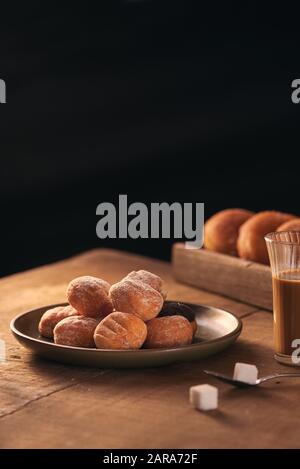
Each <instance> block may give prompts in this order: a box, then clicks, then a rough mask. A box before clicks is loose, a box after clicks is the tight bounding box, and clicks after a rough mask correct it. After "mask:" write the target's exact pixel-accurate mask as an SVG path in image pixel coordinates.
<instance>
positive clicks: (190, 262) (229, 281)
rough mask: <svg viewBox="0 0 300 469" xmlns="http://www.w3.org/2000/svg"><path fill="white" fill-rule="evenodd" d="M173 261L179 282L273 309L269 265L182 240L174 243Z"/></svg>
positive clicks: (175, 274)
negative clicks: (192, 246)
mask: <svg viewBox="0 0 300 469" xmlns="http://www.w3.org/2000/svg"><path fill="white" fill-rule="evenodd" d="M172 264H173V270H174V276H175V278H176V279H177V280H178V281H180V282H184V283H186V284H188V285H192V286H194V287H199V288H203V289H206V290H209V291H212V292H214V293H217V294H219V295H224V296H229V297H231V298H233V299H235V300H237V301H243V302H244V303H249V304H253V305H255V306H258V307H259V308H264V309H268V310H272V278H271V270H270V267H269V266H266V265H262V264H257V263H256V262H250V261H246V260H244V259H239V258H238V257H233V256H228V255H226V254H220V253H218V252H212V251H208V250H206V249H186V248H185V245H184V244H182V243H176V244H174V246H173V252H172Z"/></svg>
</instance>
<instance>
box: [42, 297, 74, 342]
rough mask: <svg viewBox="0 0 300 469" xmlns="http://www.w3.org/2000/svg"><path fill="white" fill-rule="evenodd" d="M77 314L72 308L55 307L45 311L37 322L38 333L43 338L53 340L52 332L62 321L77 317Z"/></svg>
mask: <svg viewBox="0 0 300 469" xmlns="http://www.w3.org/2000/svg"><path fill="white" fill-rule="evenodd" d="M78 315H79V313H78V311H76V309H74V308H73V306H70V305H69V306H57V307H56V308H51V309H48V311H46V312H45V313H44V314H43V316H42V317H41V320H40V322H39V333H40V334H41V335H42V336H43V337H47V338H48V339H53V330H54V328H55V326H56V324H58V323H59V322H60V321H62V319H65V318H67V317H69V316H78Z"/></svg>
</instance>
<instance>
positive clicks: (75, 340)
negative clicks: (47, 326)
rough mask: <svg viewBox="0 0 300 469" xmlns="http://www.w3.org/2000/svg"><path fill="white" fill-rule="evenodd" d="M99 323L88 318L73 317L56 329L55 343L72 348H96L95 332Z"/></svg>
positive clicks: (66, 319) (63, 321)
mask: <svg viewBox="0 0 300 469" xmlns="http://www.w3.org/2000/svg"><path fill="white" fill-rule="evenodd" d="M98 324H99V321H97V319H94V318H89V317H86V316H82V315H81V316H72V317H68V318H65V319H63V320H62V321H60V322H59V323H58V324H57V325H56V326H55V328H54V332H53V334H54V342H55V343H56V344H60V345H68V346H71V347H85V348H88V347H95V342H94V332H95V329H96V327H97V325H98Z"/></svg>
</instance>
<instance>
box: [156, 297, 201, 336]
mask: <svg viewBox="0 0 300 469" xmlns="http://www.w3.org/2000/svg"><path fill="white" fill-rule="evenodd" d="M164 316H183V317H184V318H186V319H187V320H188V321H189V323H190V324H191V326H192V329H193V333H194V334H195V333H196V332H197V323H196V320H195V314H194V312H193V310H192V308H190V307H189V306H188V305H186V304H184V303H179V302H178V301H172V302H166V303H164V305H163V308H162V310H161V312H160V313H159V317H164Z"/></svg>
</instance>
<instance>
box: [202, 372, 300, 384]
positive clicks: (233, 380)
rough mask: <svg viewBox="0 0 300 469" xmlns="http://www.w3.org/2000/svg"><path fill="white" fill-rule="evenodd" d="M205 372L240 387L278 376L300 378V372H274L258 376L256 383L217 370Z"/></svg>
mask: <svg viewBox="0 0 300 469" xmlns="http://www.w3.org/2000/svg"><path fill="white" fill-rule="evenodd" d="M203 371H204V373H206V374H207V375H210V376H213V377H214V378H217V379H218V380H220V381H224V382H225V383H229V384H232V385H233V386H236V387H238V388H246V387H249V386H257V385H258V384H261V383H264V382H265V381H269V380H270V379H276V378H300V373H274V374H273V375H268V376H264V377H262V378H258V379H257V380H256V382H255V383H254V384H249V383H244V382H243V381H239V380H237V379H233V378H230V377H229V376H226V375H223V374H222V373H217V372H216V371H208V370H203Z"/></svg>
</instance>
